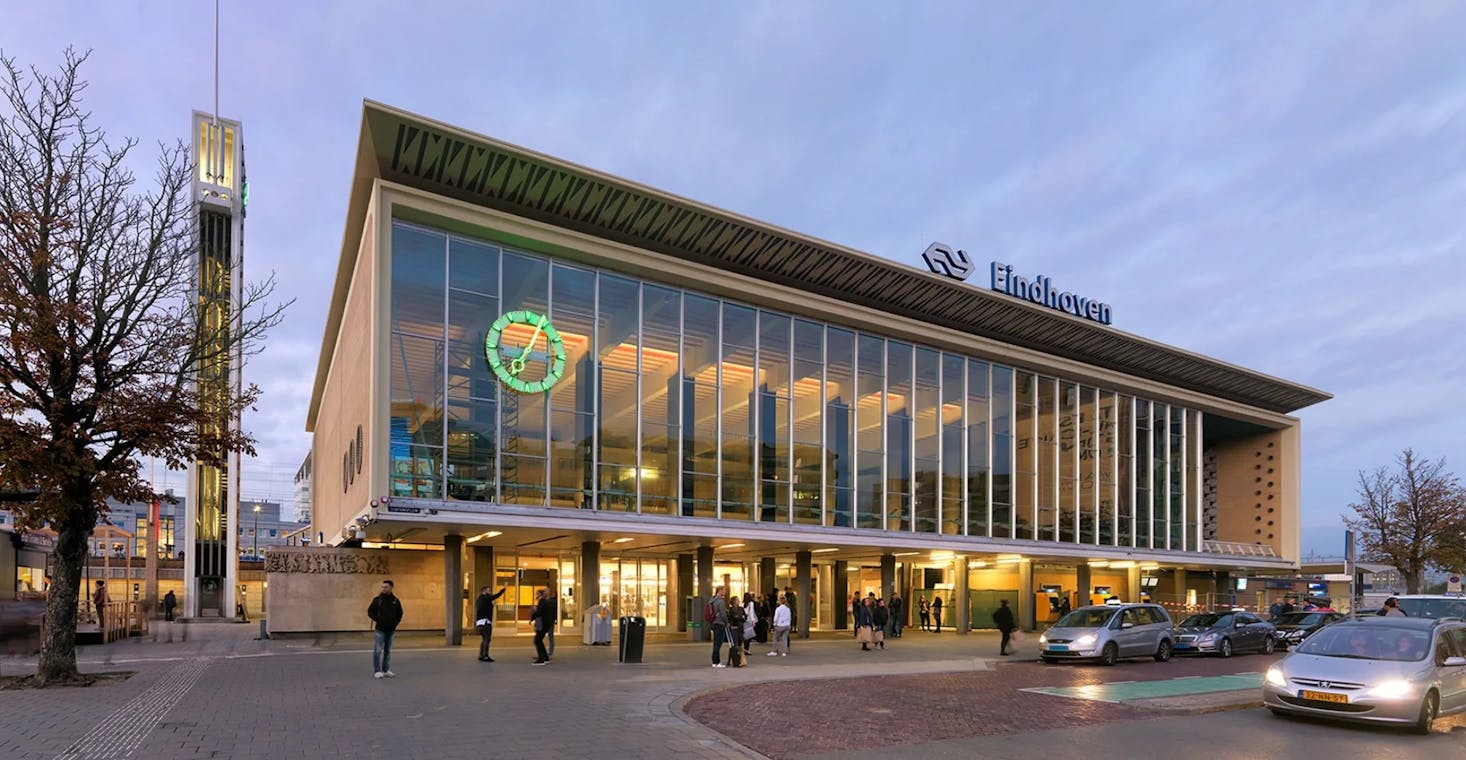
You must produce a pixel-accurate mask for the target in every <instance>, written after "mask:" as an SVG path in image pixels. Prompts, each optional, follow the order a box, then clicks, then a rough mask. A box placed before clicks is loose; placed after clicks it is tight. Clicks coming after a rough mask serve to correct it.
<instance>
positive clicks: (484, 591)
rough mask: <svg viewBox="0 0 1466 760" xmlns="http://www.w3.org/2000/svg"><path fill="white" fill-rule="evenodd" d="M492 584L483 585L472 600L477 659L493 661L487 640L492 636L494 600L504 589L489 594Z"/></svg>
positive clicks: (501, 594)
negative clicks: (476, 627) (476, 636)
mask: <svg viewBox="0 0 1466 760" xmlns="http://www.w3.org/2000/svg"><path fill="white" fill-rule="evenodd" d="M492 588H493V586H484V587H483V588H481V589H479V590H478V598H477V599H475V600H473V617H474V621H473V624H474V625H476V626H478V637H479V640H478V661H479V662H493V661H494V658H492V657H490V656H489V641H490V640H492V639H493V638H494V601H495V600H497V599H498V598H499V597H501V596H503V595H504V589H502V588H501V589H499V593H497V594H490V593H489V590H490V589H492Z"/></svg>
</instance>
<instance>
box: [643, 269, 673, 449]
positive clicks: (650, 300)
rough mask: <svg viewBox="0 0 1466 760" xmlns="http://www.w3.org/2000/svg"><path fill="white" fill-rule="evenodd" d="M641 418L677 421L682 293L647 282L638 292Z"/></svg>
mask: <svg viewBox="0 0 1466 760" xmlns="http://www.w3.org/2000/svg"><path fill="white" fill-rule="evenodd" d="M641 314H642V318H641V341H642V342H641V375H642V379H641V393H642V409H641V414H642V419H644V420H646V421H647V422H651V423H656V424H659V425H675V424H677V423H678V422H679V418H680V415H679V412H678V393H677V387H678V385H677V378H678V377H679V376H680V374H681V368H680V366H679V361H678V356H679V353H678V335H679V333H680V332H681V330H682V294H681V293H679V292H678V291H675V290H671V289H669V288H660V287H657V286H655V285H646V286H643V288H642V293H641Z"/></svg>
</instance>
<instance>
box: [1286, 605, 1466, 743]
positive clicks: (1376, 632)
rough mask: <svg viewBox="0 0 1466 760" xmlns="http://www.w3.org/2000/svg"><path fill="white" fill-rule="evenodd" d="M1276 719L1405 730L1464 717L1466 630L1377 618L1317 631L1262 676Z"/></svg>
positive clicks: (1455, 624)
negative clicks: (1299, 717) (1310, 719)
mask: <svg viewBox="0 0 1466 760" xmlns="http://www.w3.org/2000/svg"><path fill="white" fill-rule="evenodd" d="M1262 694H1263V703H1264V704H1265V705H1267V708H1268V709H1269V710H1271V711H1272V713H1273V714H1274V715H1303V716H1312V717H1321V718H1329V719H1332V720H1348V721H1361V722H1369V723H1387V724H1396V725H1408V726H1410V727H1411V728H1412V729H1413V730H1414V731H1415V732H1417V733H1429V732H1430V728H1431V724H1432V723H1433V722H1434V721H1435V719H1436V718H1437V717H1438V716H1441V715H1450V714H1452V713H1458V712H1466V623H1462V622H1459V621H1456V620H1442V619H1432V618H1419V617H1417V618H1410V617H1377V618H1372V619H1368V620H1343V621H1340V622H1338V623H1334V624H1332V625H1329V626H1325V627H1324V628H1321V629H1319V630H1318V631H1317V632H1316V633H1314V634H1313V635H1312V636H1309V637H1308V638H1307V639H1306V640H1304V642H1303V643H1302V644H1300V645H1299V646H1298V647H1297V648H1296V649H1294V650H1293V651H1292V652H1290V653H1289V654H1288V656H1286V657H1284V658H1283V659H1282V660H1280V661H1278V662H1277V663H1276V664H1274V665H1273V666H1272V667H1270V668H1268V669H1267V673H1266V674H1265V675H1264V677H1263V686H1262Z"/></svg>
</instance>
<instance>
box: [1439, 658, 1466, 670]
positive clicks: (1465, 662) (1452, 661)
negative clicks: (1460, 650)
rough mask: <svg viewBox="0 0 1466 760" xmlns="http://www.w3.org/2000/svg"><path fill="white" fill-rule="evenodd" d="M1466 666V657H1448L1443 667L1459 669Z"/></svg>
mask: <svg viewBox="0 0 1466 760" xmlns="http://www.w3.org/2000/svg"><path fill="white" fill-rule="evenodd" d="M1463 666H1466V657H1447V658H1446V661H1445V663H1444V664H1442V667H1446V668H1459V667H1463Z"/></svg>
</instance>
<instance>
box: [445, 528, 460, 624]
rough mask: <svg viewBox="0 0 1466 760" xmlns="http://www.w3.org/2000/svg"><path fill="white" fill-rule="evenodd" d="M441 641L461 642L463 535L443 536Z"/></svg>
mask: <svg viewBox="0 0 1466 760" xmlns="http://www.w3.org/2000/svg"><path fill="white" fill-rule="evenodd" d="M443 643H444V644H447V645H448V646H450V647H456V646H458V645H459V644H462V643H463V536H458V535H447V536H443Z"/></svg>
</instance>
